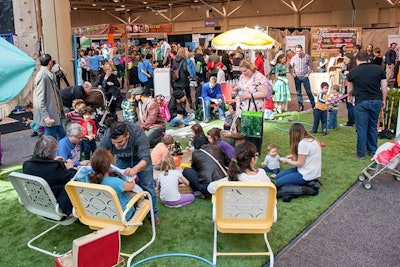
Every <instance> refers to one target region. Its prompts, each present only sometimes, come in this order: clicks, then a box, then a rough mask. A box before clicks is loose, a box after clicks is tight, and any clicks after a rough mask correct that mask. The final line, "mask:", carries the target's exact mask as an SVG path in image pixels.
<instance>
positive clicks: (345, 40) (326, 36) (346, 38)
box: [317, 28, 358, 50]
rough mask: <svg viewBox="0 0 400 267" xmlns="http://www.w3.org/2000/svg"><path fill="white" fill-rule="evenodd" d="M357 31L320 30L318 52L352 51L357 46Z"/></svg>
mask: <svg viewBox="0 0 400 267" xmlns="http://www.w3.org/2000/svg"><path fill="white" fill-rule="evenodd" d="M357 40H358V36H357V29H328V28H326V29H319V30H318V46H317V50H337V49H339V48H340V47H341V46H342V45H345V46H346V48H347V49H352V48H353V47H354V46H355V45H356V44H357Z"/></svg>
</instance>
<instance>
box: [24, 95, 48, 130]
mask: <svg viewBox="0 0 400 267" xmlns="http://www.w3.org/2000/svg"><path fill="white" fill-rule="evenodd" d="M24 109H25V110H26V111H27V112H29V113H28V114H29V117H26V118H25V121H24V122H25V124H26V125H27V126H28V125H29V127H30V128H31V130H32V134H31V137H35V136H38V135H39V136H41V135H42V134H44V127H43V126H40V125H39V124H38V123H36V122H34V121H33V115H32V112H33V104H32V102H31V101H29V102H28V104H26V106H25V107H24Z"/></svg>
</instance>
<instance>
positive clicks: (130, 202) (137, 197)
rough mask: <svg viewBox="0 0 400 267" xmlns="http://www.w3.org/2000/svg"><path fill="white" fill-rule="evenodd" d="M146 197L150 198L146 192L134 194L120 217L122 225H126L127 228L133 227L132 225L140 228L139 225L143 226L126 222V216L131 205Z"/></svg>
mask: <svg viewBox="0 0 400 267" xmlns="http://www.w3.org/2000/svg"><path fill="white" fill-rule="evenodd" d="M146 195H147V196H149V197H151V196H150V194H149V193H147V191H141V192H139V193H137V194H135V195H134V196H133V197H132V198H131V200H129V202H128V204H126V208H125V210H124V213H123V216H122V223H123V224H124V225H127V226H134V225H136V226H141V225H143V223H142V222H131V221H130V220H129V221H127V220H126V215H127V214H128V212H129V210H131V209H132V207H133V205H135V203H137V202H138V201H139V200H140V199H142V198H144V197H145V196H146Z"/></svg>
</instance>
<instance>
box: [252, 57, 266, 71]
mask: <svg viewBox="0 0 400 267" xmlns="http://www.w3.org/2000/svg"><path fill="white" fill-rule="evenodd" d="M254 65H256V68H257V70H258V71H259V72H261V73H262V75H265V71H264V59H263V57H262V56H258V57H256V61H254Z"/></svg>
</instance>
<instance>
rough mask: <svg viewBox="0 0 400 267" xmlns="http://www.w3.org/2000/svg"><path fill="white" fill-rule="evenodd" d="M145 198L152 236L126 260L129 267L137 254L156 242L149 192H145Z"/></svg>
mask: <svg viewBox="0 0 400 267" xmlns="http://www.w3.org/2000/svg"><path fill="white" fill-rule="evenodd" d="M146 195H147V198H148V199H149V201H150V218H151V231H152V236H151V239H150V241H149V242H147V243H146V244H144V246H142V247H141V248H139V249H138V250H136V251H135V252H134V253H132V254H131V255H130V256H129V258H128V264H127V266H131V262H132V260H133V258H134V257H136V256H137V255H138V254H140V253H141V252H142V251H143V250H145V249H146V248H148V247H149V246H150V245H151V244H152V243H153V242H154V240H156V224H155V221H154V210H153V202H152V199H151V195H150V193H149V192H146Z"/></svg>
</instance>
